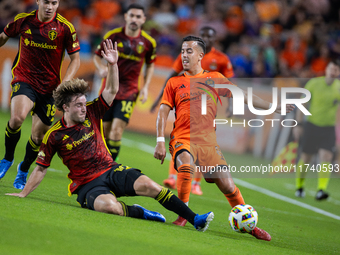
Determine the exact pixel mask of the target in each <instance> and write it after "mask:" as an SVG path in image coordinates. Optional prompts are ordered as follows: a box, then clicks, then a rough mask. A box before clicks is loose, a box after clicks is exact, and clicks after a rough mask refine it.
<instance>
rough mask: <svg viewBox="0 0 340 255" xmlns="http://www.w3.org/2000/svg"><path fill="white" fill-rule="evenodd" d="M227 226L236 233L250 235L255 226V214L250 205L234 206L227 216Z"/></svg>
mask: <svg viewBox="0 0 340 255" xmlns="http://www.w3.org/2000/svg"><path fill="white" fill-rule="evenodd" d="M229 224H230V226H231V228H232V229H233V230H234V231H236V232H238V233H250V232H251V231H252V230H254V228H255V227H256V224H257V212H256V211H255V209H254V208H253V207H252V206H251V205H245V204H241V205H236V206H235V207H234V208H233V209H231V211H230V214H229Z"/></svg>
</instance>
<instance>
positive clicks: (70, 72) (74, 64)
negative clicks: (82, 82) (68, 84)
mask: <svg viewBox="0 0 340 255" xmlns="http://www.w3.org/2000/svg"><path fill="white" fill-rule="evenodd" d="M69 56H70V59H71V62H70V64H69V65H68V67H67V70H66V74H65V76H64V81H69V80H71V79H72V78H73V77H74V75H75V74H76V72H77V71H78V69H79V66H80V57H79V52H75V53H73V54H71V55H69Z"/></svg>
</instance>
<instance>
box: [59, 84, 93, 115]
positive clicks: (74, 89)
mask: <svg viewBox="0 0 340 255" xmlns="http://www.w3.org/2000/svg"><path fill="white" fill-rule="evenodd" d="M88 89H89V85H88V83H87V82H86V81H84V80H83V79H78V78H76V79H72V80H70V81H63V82H62V83H61V84H60V85H59V86H58V87H57V88H56V89H55V90H54V91H53V98H54V103H55V105H56V107H57V109H58V110H59V111H62V112H64V109H63V105H64V104H66V105H69V103H71V101H72V99H73V97H74V96H76V97H81V96H84V95H86V92H87V91H88Z"/></svg>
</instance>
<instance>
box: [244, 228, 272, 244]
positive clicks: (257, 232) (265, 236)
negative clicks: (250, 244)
mask: <svg viewBox="0 0 340 255" xmlns="http://www.w3.org/2000/svg"><path fill="white" fill-rule="evenodd" d="M249 234H251V235H252V236H255V237H256V238H257V239H260V240H264V241H270V240H272V237H271V236H270V234H269V233H267V232H266V231H265V230H263V229H260V228H258V227H256V228H255V229H254V230H253V231H251V232H250V233H249Z"/></svg>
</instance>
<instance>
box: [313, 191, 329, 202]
mask: <svg viewBox="0 0 340 255" xmlns="http://www.w3.org/2000/svg"><path fill="white" fill-rule="evenodd" d="M328 197H329V194H328V193H326V192H324V191H323V190H322V189H320V190H319V191H318V192H317V193H316V196H315V199H316V200H323V199H327V198H328Z"/></svg>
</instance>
